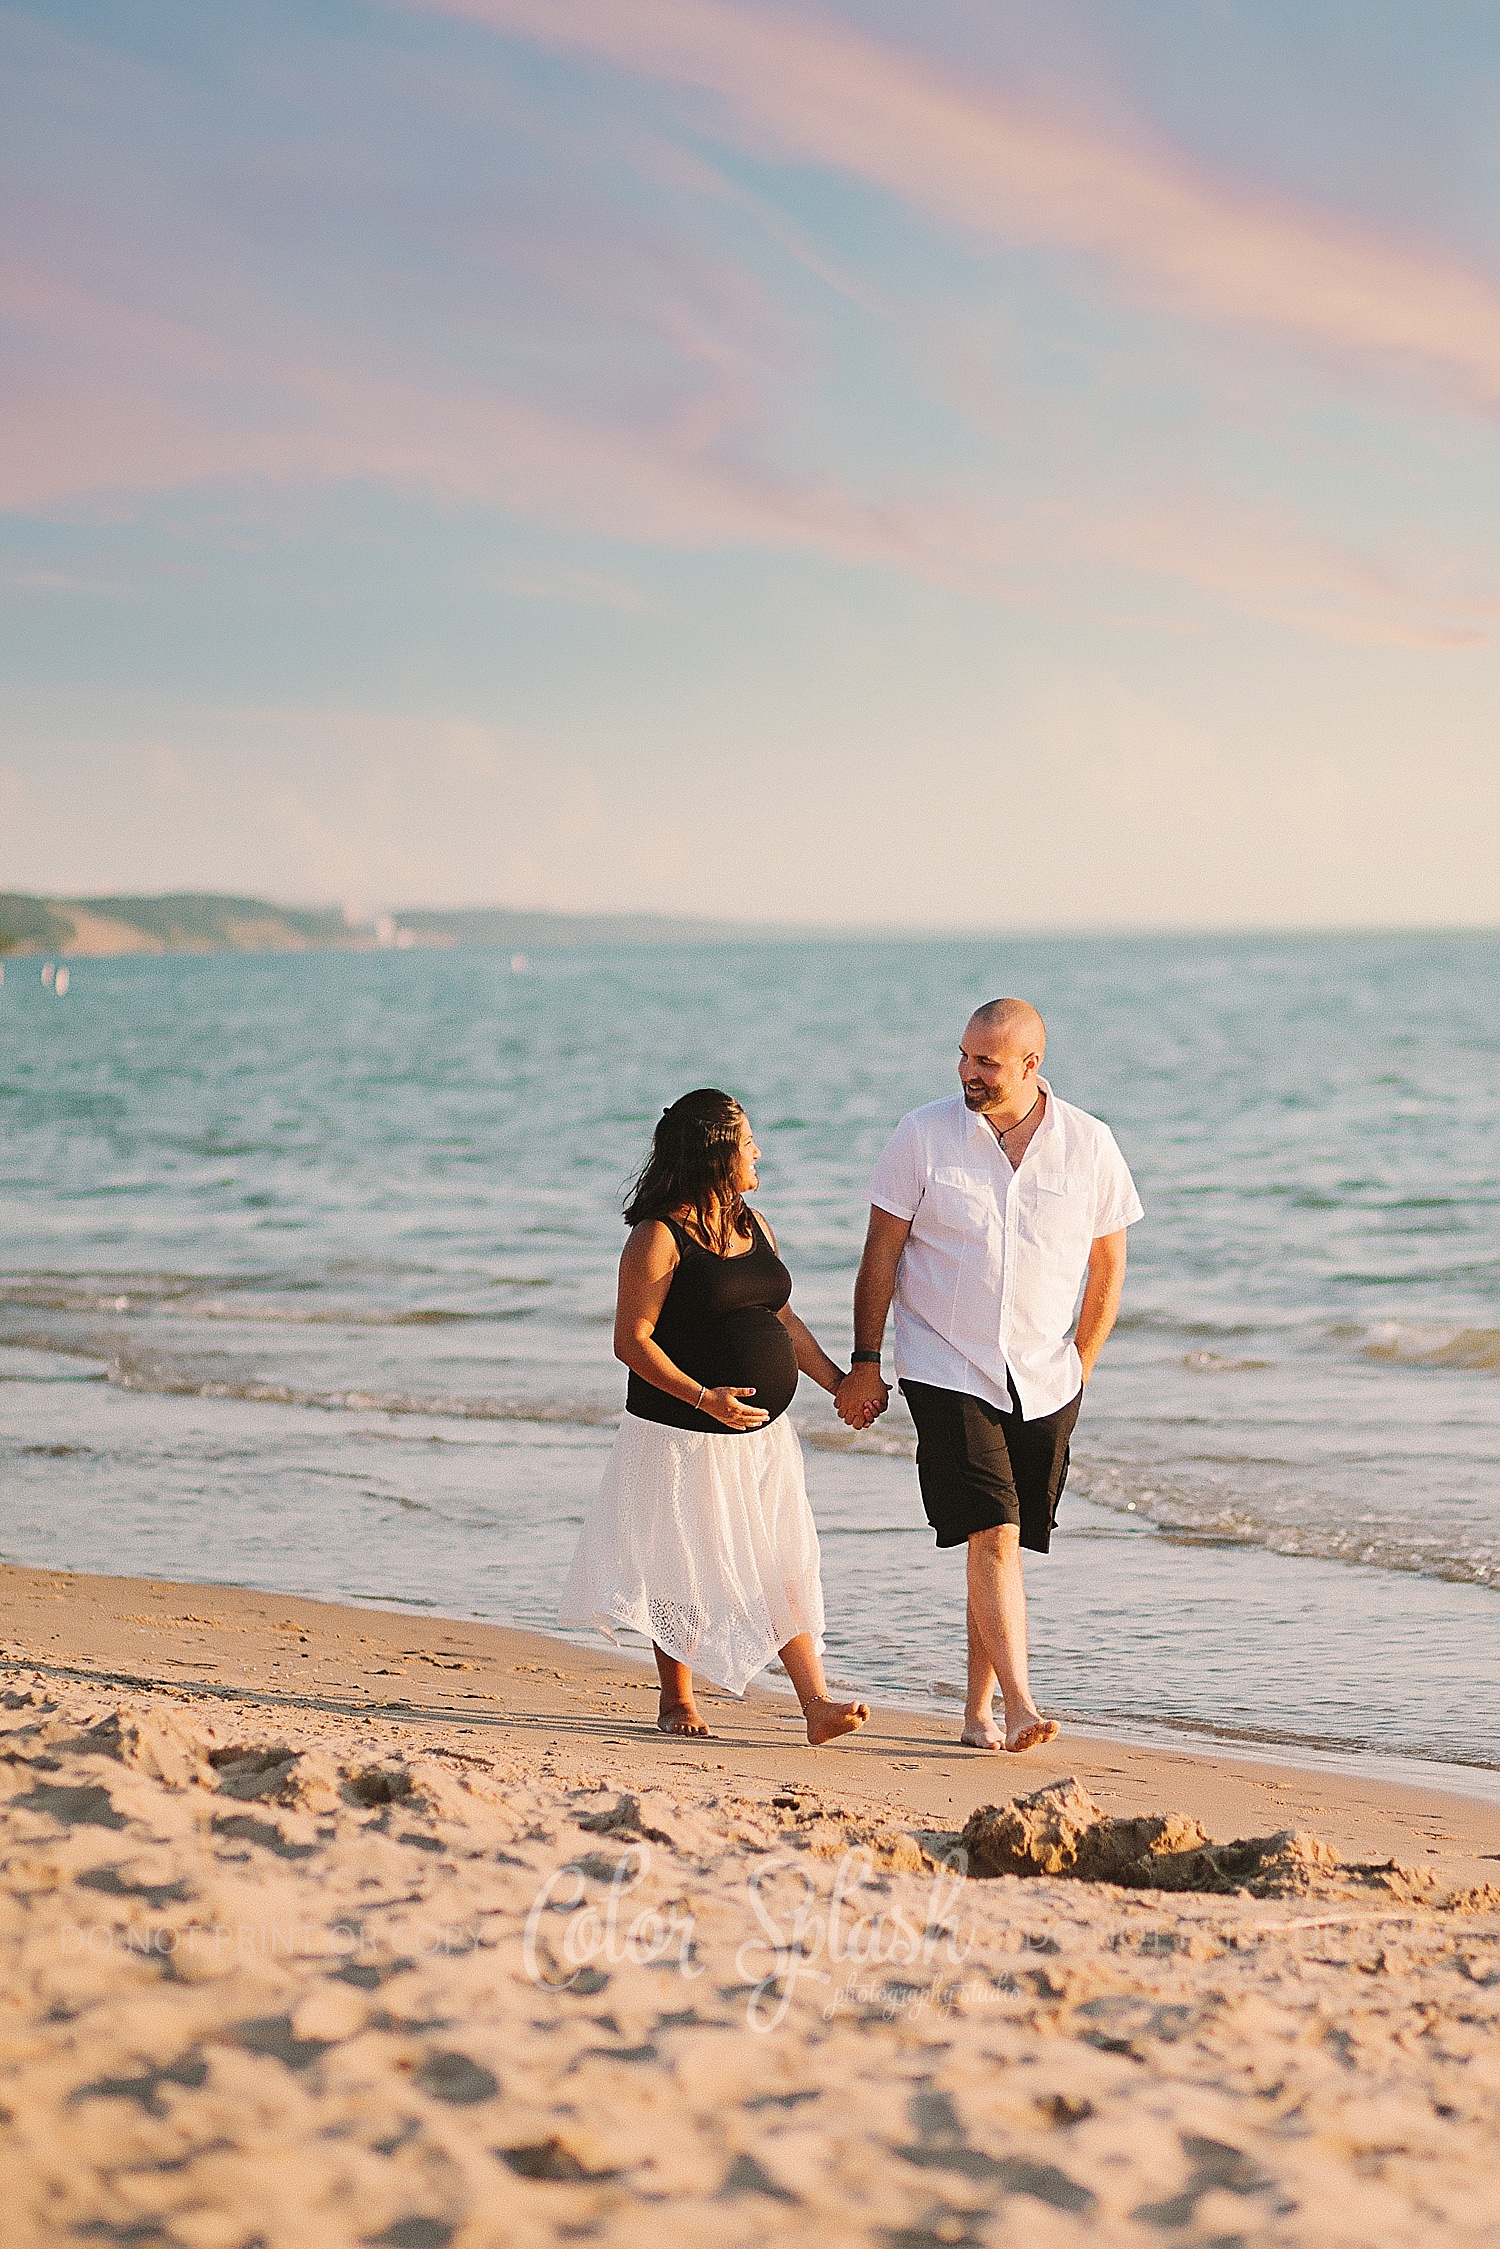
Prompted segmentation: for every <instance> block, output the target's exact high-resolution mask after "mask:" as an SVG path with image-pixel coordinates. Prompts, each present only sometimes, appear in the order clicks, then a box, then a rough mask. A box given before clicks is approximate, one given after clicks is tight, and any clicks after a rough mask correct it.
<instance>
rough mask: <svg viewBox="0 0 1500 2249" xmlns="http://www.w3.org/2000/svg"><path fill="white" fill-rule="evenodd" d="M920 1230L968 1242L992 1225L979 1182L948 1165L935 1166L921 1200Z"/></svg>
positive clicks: (991, 1210) (992, 1212)
mask: <svg viewBox="0 0 1500 2249" xmlns="http://www.w3.org/2000/svg"><path fill="white" fill-rule="evenodd" d="M921 1218H922V1230H923V1232H930V1233H934V1234H942V1235H954V1234H959V1235H962V1236H963V1237H964V1238H965V1239H966V1240H972V1239H973V1238H974V1236H975V1235H976V1234H987V1233H988V1232H989V1231H990V1229H991V1227H992V1226H993V1225H994V1223H995V1206H994V1203H993V1202H992V1201H991V1199H990V1197H989V1196H988V1195H987V1194H986V1193H985V1191H984V1189H983V1188H982V1187H981V1186H980V1185H979V1183H978V1182H977V1181H976V1180H975V1179H974V1178H973V1177H972V1176H971V1175H970V1173H968V1172H966V1171H962V1170H960V1169H959V1168H958V1167H957V1166H956V1165H952V1164H936V1165H934V1167H933V1170H932V1174H931V1176H930V1178H929V1179H928V1182H927V1191H926V1193H925V1194H924V1195H923V1197H922V1210H921Z"/></svg>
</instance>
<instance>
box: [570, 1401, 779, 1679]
mask: <svg viewBox="0 0 1500 2249" xmlns="http://www.w3.org/2000/svg"><path fill="white" fill-rule="evenodd" d="M558 1622H559V1623H561V1624H592V1625H596V1626H597V1627H598V1628H599V1630H600V1631H602V1632H604V1633H606V1634H607V1635H608V1636H609V1638H610V1639H613V1638H614V1637H615V1633H616V1631H617V1630H618V1629H619V1627H620V1626H621V1625H626V1626H629V1627H630V1628H631V1629H632V1630H634V1631H636V1632H643V1633H645V1635H646V1637H647V1638H648V1639H651V1640H654V1641H655V1642H656V1644H657V1646H658V1647H659V1648H662V1649H664V1650H665V1651H666V1653H667V1654H668V1655H669V1656H675V1657H676V1658H677V1660H678V1662H679V1663H686V1664H690V1665H691V1666H692V1668H693V1669H694V1670H695V1671H702V1672H704V1673H705V1674H706V1675H707V1677H709V1678H710V1679H712V1680H713V1681H714V1682H715V1684H716V1685H718V1686H721V1687H725V1688H727V1689H728V1691H729V1693H730V1694H733V1695H742V1694H743V1693H744V1691H745V1689H746V1687H747V1686H748V1685H749V1684H750V1681H751V1680H752V1679H753V1678H754V1677H755V1674H756V1673H757V1671H761V1670H763V1669H764V1668H765V1666H766V1665H767V1664H768V1663H769V1662H770V1660H771V1658H772V1656H773V1655H775V1653H776V1651H777V1649H778V1648H784V1647H785V1646H786V1643H787V1641H788V1640H792V1639H795V1638H796V1636H797V1634H798V1633H799V1632H810V1633H811V1634H812V1636H813V1639H814V1641H815V1642H816V1644H817V1646H818V1648H819V1649H820V1650H821V1648H822V1646H823V1586H822V1581H821V1579H820V1578H819V1575H818V1533H817V1528H816V1526H815V1524H814V1522H813V1516H812V1509H811V1507H810V1506H809V1505H808V1502H807V1486H806V1484H805V1483H804V1481H803V1477H802V1447H801V1445H800V1444H799V1443H798V1442H797V1432H796V1431H795V1429H793V1427H792V1424H791V1419H790V1417H789V1416H788V1415H787V1414H782V1415H781V1416H780V1417H779V1418H778V1419H777V1420H775V1421H772V1422H769V1423H768V1424H767V1425H766V1427H765V1428H764V1429H752V1430H748V1431H747V1432H746V1433H745V1434H744V1435H743V1436H731V1435H730V1434H729V1432H728V1431H727V1430H726V1431H725V1433H724V1435H723V1436H722V1437H710V1436H708V1435H707V1434H705V1433H702V1432H700V1431H698V1430H695V1429H670V1428H667V1427H666V1426H665V1425H664V1424H663V1423H661V1422H657V1421H641V1420H639V1419H638V1418H637V1417H636V1415H634V1414H629V1413H627V1414H626V1415H625V1417H624V1419H623V1420H622V1421H621V1423H620V1433H619V1435H618V1436H617V1437H616V1439H615V1443H614V1450H613V1451H612V1452H611V1454H610V1456H609V1465H608V1467H607V1468H606V1469H605V1471H604V1481H603V1483H602V1484H601V1485H600V1487H599V1492H598V1496H597V1497H596V1499H595V1500H594V1503H593V1505H592V1506H591V1507H590V1509H589V1511H588V1515H587V1517H586V1518H585V1521H584V1526H583V1529H582V1531H581V1532H580V1534H579V1539H578V1547H577V1551H576V1552H575V1554H574V1556H573V1565H572V1568H571V1569H570V1570H569V1571H568V1579H567V1583H566V1585H565V1586H564V1587H563V1596H562V1604H561V1607H560V1608H559V1611H558Z"/></svg>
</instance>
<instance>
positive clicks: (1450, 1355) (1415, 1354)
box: [1362, 1320, 1500, 1374]
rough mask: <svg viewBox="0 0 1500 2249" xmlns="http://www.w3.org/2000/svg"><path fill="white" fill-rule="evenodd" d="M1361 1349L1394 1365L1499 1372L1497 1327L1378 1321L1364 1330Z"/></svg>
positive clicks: (1498, 1334)
mask: <svg viewBox="0 0 1500 2249" xmlns="http://www.w3.org/2000/svg"><path fill="white" fill-rule="evenodd" d="M1362 1348H1363V1352H1364V1356H1365V1357H1366V1358H1367V1359H1376V1360H1380V1361H1382V1362H1386V1363H1392V1364H1395V1365H1397V1366H1404V1367H1451V1368H1456V1369H1458V1370H1459V1371H1460V1372H1462V1373H1469V1374H1500V1328H1455V1327H1447V1328H1440V1327H1417V1326H1413V1325H1410V1324H1408V1323H1407V1322H1405V1321H1402V1320H1382V1321H1380V1322H1379V1324H1378V1325H1377V1326H1376V1327H1374V1328H1371V1329H1368V1330H1366V1331H1365V1335H1364V1341H1363V1345H1362Z"/></svg>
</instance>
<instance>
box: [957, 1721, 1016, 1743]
mask: <svg viewBox="0 0 1500 2249" xmlns="http://www.w3.org/2000/svg"><path fill="white" fill-rule="evenodd" d="M958 1738H959V1740H960V1741H961V1742H962V1743H963V1745H964V1747H965V1749H1003V1748H1004V1747H1005V1744H1004V1742H1003V1741H1002V1740H1001V1738H1000V1729H999V1727H998V1726H997V1725H996V1724H995V1721H994V1719H993V1718H966V1719H965V1720H964V1730H963V1732H962V1733H961V1734H960V1735H959V1737H958Z"/></svg>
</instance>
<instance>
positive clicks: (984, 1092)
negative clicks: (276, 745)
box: [961, 1085, 1000, 1112]
mask: <svg viewBox="0 0 1500 2249" xmlns="http://www.w3.org/2000/svg"><path fill="white" fill-rule="evenodd" d="M961 1090H962V1093H963V1097H964V1106H965V1107H966V1108H969V1109H978V1110H980V1111H981V1112H982V1111H984V1110H985V1109H995V1108H998V1107H999V1106H1000V1096H999V1095H998V1094H995V1093H991V1092H990V1090H989V1087H988V1086H983V1085H981V1086H976V1087H975V1089H974V1091H973V1092H972V1093H971V1092H970V1091H969V1089H968V1087H967V1086H964V1087H963V1088H962V1089H961Z"/></svg>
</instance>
